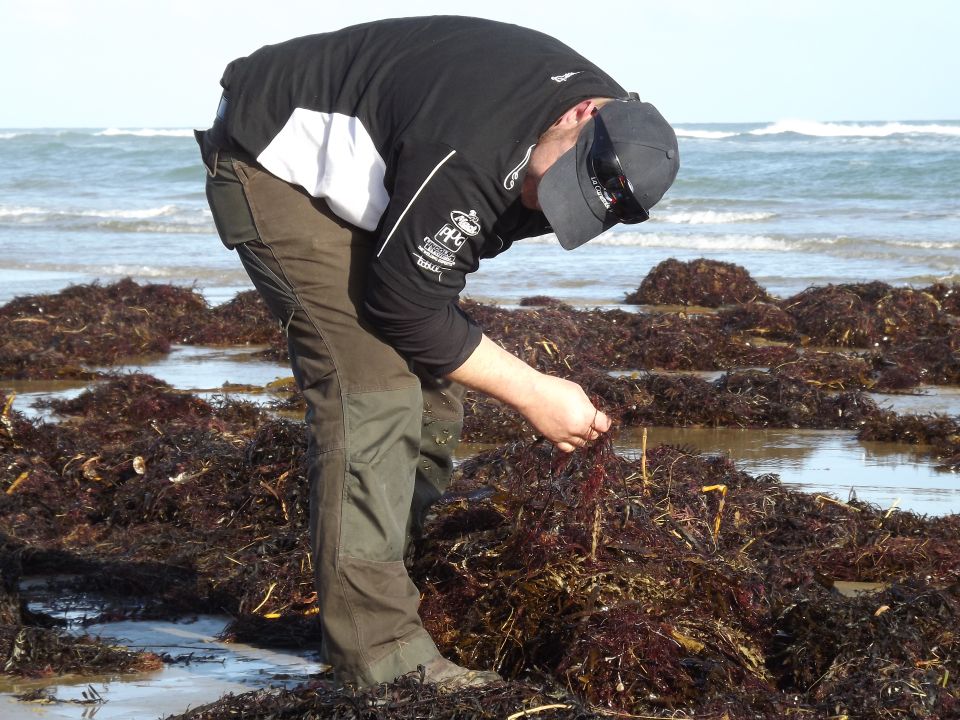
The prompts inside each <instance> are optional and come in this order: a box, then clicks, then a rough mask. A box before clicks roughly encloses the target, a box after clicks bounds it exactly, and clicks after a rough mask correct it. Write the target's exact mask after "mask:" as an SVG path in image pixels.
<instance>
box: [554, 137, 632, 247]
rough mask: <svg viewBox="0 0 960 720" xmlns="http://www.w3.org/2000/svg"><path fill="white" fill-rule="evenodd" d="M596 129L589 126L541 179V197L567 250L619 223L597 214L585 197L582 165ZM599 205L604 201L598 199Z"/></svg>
mask: <svg viewBox="0 0 960 720" xmlns="http://www.w3.org/2000/svg"><path fill="white" fill-rule="evenodd" d="M592 142H593V132H591V131H590V129H589V128H585V129H584V130H583V131H582V132H581V133H580V136H579V137H578V138H577V144H576V145H574V146H573V147H572V148H570V149H569V150H567V152H565V153H564V154H563V155H561V156H560V157H559V158H557V160H556V161H555V162H554V163H553V165H552V166H551V167H550V169H549V170H547V172H546V173H545V174H544V176H543V177H542V178H541V179H540V185H539V186H538V188H537V199H538V200H539V202H540V209H541V210H543V214H544V215H546V216H547V222H548V223H550V227H551V228H552V229H553V232H554V233H555V234H556V236H557V239H558V240H559V241H560V245H561V246H562V247H563V249H564V250H573V249H574V248H578V247H580V246H581V245H583V244H584V243H585V242H587V241H589V240H592V239H593V238H595V237H596V236H597V235H599V234H600V233H602V232H603V231H604V230H609V229H610V228H612V227H613V226H614V225H616V224H617V221H616V219H615V218H610V219H607V215H606V213H605V212H604V213H603V217H602V218H600V217H597V215H596V213H595V212H594V211H593V210H592V209H591V206H590V204H589V203H588V202H587V198H586V197H584V194H583V190H582V185H581V180H580V173H579V172H578V169H579V167H580V166H581V165H584V166H585V162H584V161H583V159H584V158H586V154H587V153H588V152H589V150H590V145H591V144H592ZM596 202H597V204H598V205H599V203H600V201H599V200H597V201H596Z"/></svg>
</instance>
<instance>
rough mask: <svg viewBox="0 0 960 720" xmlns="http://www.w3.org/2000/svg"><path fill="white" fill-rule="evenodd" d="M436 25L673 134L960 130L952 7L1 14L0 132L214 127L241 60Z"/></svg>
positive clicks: (519, 2) (232, 0)
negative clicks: (623, 98)
mask: <svg viewBox="0 0 960 720" xmlns="http://www.w3.org/2000/svg"><path fill="white" fill-rule="evenodd" d="M436 13H447V14H454V15H479V16H482V17H488V18H492V19H496V20H503V21H508V22H513V23H516V24H519V25H525V26H528V27H532V28H536V29H538V30H541V31H543V32H546V33H549V34H551V35H554V36H555V37H557V38H559V39H560V40H562V41H564V42H565V43H567V44H568V45H570V46H572V47H573V48H574V49H576V50H577V51H579V52H580V53H581V54H583V55H585V56H586V57H587V58H589V59H590V60H592V61H594V62H595V63H597V64H598V65H600V66H601V67H602V68H603V69H605V70H606V71H607V72H608V73H610V74H611V75H612V76H613V77H614V78H615V79H616V80H618V81H619V82H620V84H621V85H623V86H624V87H626V88H627V89H630V90H635V91H637V92H638V93H640V95H641V97H642V98H643V99H645V100H649V101H650V102H653V103H654V104H655V105H656V106H657V107H658V108H659V109H660V110H661V112H662V113H663V114H664V116H665V117H666V118H667V119H668V120H670V121H671V122H672V123H673V124H675V125H676V124H683V123H696V122H771V121H776V120H786V119H804V120H819V121H839V120H856V121H884V120H955V119H960V91H958V87H960V85H958V81H957V78H958V77H960V51H958V48H957V43H958V38H960V2H956V1H955V0H910V1H909V2H904V1H903V0H806V1H801V0H725V1H724V0H659V1H658V2H652V1H650V0H620V2H616V3H600V2H596V0H581V1H580V2H572V1H569V0H554V2H551V3H543V2H537V3H533V2H524V1H523V0H484V2H482V3H480V2H476V1H475V2H470V3H468V2H464V1H463V0H444V1H443V2H437V1H432V0H423V1H418V0H408V1H407V2H403V3H399V2H396V0H394V1H393V2H386V1H384V0H365V1H364V2H348V1H338V2H329V1H328V2H323V1H322V0H309V1H307V0H227V1H224V0H149V1H144V0H0V68H2V70H0V128H32V127H92V128H110V127H116V128H187V127H207V126H208V125H209V123H210V120H211V119H212V116H213V113H214V111H215V108H216V104H217V100H218V98H219V94H220V88H219V79H220V75H221V72H222V70H223V67H224V66H225V65H226V64H227V62H229V61H230V60H232V59H233V58H235V57H239V56H242V55H246V54H249V53H250V52H252V51H253V50H255V49H256V48H258V47H260V46H261V45H265V44H268V43H274V42H279V41H282V40H285V39H288V38H291V37H296V36H299V35H306V34H311V33H315V32H326V31H329V30H335V29H337V28H340V27H344V26H347V25H352V24H355V23H358V22H366V21H369V20H375V19H378V18H383V17H393V16H397V15H430V14H436Z"/></svg>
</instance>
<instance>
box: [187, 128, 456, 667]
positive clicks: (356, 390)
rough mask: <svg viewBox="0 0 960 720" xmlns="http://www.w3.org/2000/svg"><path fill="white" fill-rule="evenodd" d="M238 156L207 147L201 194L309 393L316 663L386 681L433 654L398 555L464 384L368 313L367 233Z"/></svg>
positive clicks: (427, 495)
mask: <svg viewBox="0 0 960 720" xmlns="http://www.w3.org/2000/svg"><path fill="white" fill-rule="evenodd" d="M200 135H201V137H198V140H201V147H203V142H202V134H200ZM241 157H242V156H241V155H239V154H237V153H233V154H229V153H226V152H223V151H219V153H218V152H216V151H214V152H210V151H209V148H208V151H206V152H205V153H204V160H205V164H206V165H207V169H208V177H207V198H208V200H209V203H210V208H211V210H212V212H213V217H214V220H215V222H216V226H217V231H218V232H219V234H220V237H221V239H222V240H223V241H224V243H225V244H226V245H227V246H229V247H235V248H236V249H237V251H238V254H239V256H240V259H241V260H242V262H243V264H244V267H245V268H246V269H247V272H248V273H249V275H250V277H251V279H252V280H253V283H254V285H256V287H257V289H258V290H259V292H260V294H261V295H262V296H263V298H264V299H265V300H266V302H267V305H269V307H270V310H271V312H272V313H273V314H274V315H275V316H276V317H277V319H279V320H280V322H281V323H282V324H283V326H284V328H285V330H286V333H287V340H288V344H289V349H290V362H291V365H292V368H293V374H294V377H295V378H296V381H297V385H298V386H299V388H300V390H301V391H302V393H303V396H304V398H305V399H306V402H307V413H306V423H307V427H308V431H309V433H308V434H309V446H308V453H309V457H308V468H309V469H308V472H309V480H310V500H311V508H310V536H311V551H312V553H313V560H314V568H315V571H314V572H315V582H316V589H317V593H318V595H319V606H320V622H321V626H322V630H323V654H324V660H325V661H326V662H328V663H330V664H331V665H333V666H334V669H335V671H336V672H337V675H338V677H339V678H340V679H341V680H343V681H345V682H350V683H354V684H357V685H369V684H373V683H378V682H386V681H390V680H393V679H394V678H395V677H397V676H399V675H401V674H403V673H406V672H410V671H413V670H416V668H417V665H419V664H424V663H426V662H428V661H429V660H431V659H432V658H434V657H436V656H437V655H438V652H437V648H436V646H435V645H434V643H433V640H432V639H431V638H430V636H429V635H428V634H427V632H426V631H425V630H424V629H423V626H422V625H421V622H420V618H419V616H418V615H417V608H418V606H419V601H420V596H419V592H418V590H417V588H416V587H415V586H414V584H413V582H412V581H411V580H410V578H409V576H408V575H407V572H406V569H405V567H404V564H403V556H404V550H405V544H406V540H407V537H408V534H409V533H413V534H416V533H417V531H418V530H419V523H420V521H421V519H422V513H423V512H424V510H425V509H426V507H427V506H428V505H429V504H430V503H431V502H433V501H434V500H435V499H436V498H437V497H439V495H440V493H441V492H442V491H443V490H444V489H445V487H446V485H447V483H448V481H449V477H450V471H451V467H452V461H451V453H452V452H453V450H454V448H455V446H456V444H457V442H458V440H459V436H460V429H461V426H462V419H463V407H462V404H461V401H462V397H463V389H462V387H460V386H458V385H453V384H451V383H448V382H445V381H438V380H435V379H431V378H430V377H429V376H428V375H427V374H426V373H418V372H417V371H416V369H415V368H411V366H410V364H409V363H408V362H407V361H406V360H405V359H404V358H403V357H402V356H400V355H399V354H398V353H397V351H396V350H394V348H393V347H392V346H390V345H389V344H387V343H386V342H385V341H384V340H382V339H381V338H380V337H379V336H378V335H377V331H376V330H375V329H374V328H373V327H371V326H370V325H369V324H368V323H367V321H366V320H365V319H364V317H363V314H362V311H361V308H362V303H363V296H364V283H365V278H366V274H367V268H368V267H369V263H370V258H371V255H372V253H373V250H374V243H375V241H376V239H375V236H374V235H373V234H371V233H368V232H364V231H361V230H358V229H357V228H355V227H352V226H350V225H348V224H347V223H345V222H343V221H342V220H340V219H339V218H338V217H337V216H335V215H334V214H333V213H331V212H330V210H329V209H328V208H327V205H326V203H325V202H324V201H323V200H318V199H315V198H312V197H310V196H309V195H308V194H307V193H306V192H304V191H303V190H302V189H299V188H296V187H294V186H292V185H290V184H288V183H286V182H283V181H281V180H279V179H277V178H276V177H274V176H273V175H271V174H269V173H268V172H266V171H264V170H263V169H261V168H259V167H258V166H257V165H256V163H254V162H253V161H252V160H250V159H249V158H246V159H241Z"/></svg>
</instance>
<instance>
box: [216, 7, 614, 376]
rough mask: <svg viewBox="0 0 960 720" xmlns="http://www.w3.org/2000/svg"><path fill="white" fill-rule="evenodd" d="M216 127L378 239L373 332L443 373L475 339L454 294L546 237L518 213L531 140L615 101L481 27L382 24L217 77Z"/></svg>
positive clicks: (608, 88) (588, 77)
mask: <svg viewBox="0 0 960 720" xmlns="http://www.w3.org/2000/svg"><path fill="white" fill-rule="evenodd" d="M221 84H222V85H223V87H224V90H225V92H226V94H227V96H228V97H229V106H230V110H229V114H228V117H227V120H226V123H227V124H226V130H227V133H228V135H229V136H230V139H231V141H232V142H233V143H235V144H236V145H239V146H240V147H242V148H243V149H244V150H245V151H246V152H248V153H249V154H251V155H252V156H254V157H255V158H256V159H257V161H258V162H259V163H260V164H261V165H263V167H264V168H265V169H266V170H268V171H269V172H271V173H273V174H274V175H276V176H278V177H280V178H282V179H284V180H287V181H289V182H292V183H295V184H297V185H300V186H302V187H304V188H305V189H306V190H307V191H308V192H309V193H310V194H311V195H314V196H315V197H324V198H326V200H327V203H328V204H329V206H330V208H331V209H332V210H333V211H334V212H335V213H336V214H337V215H339V216H340V217H342V218H344V219H345V220H347V221H348V222H350V223H352V224H354V225H356V226H358V227H360V228H363V229H366V230H370V231H374V232H375V233H376V234H377V236H378V243H377V248H376V254H375V258H374V260H373V263H372V266H371V272H370V277H369V282H368V287H367V295H366V310H367V313H368V315H369V317H370V318H371V319H372V321H373V322H374V324H375V325H376V326H377V327H378V329H380V330H381V331H382V332H383V334H384V335H385V336H386V337H387V338H388V339H389V340H390V341H391V342H392V343H393V344H394V345H395V346H396V348H397V349H398V350H399V351H400V352H402V353H403V354H405V355H406V356H407V357H409V358H411V359H413V360H416V361H418V362H420V363H421V364H424V365H426V366H427V367H429V368H431V369H432V370H433V371H434V372H435V373H437V374H444V373H447V372H450V371H452V370H454V369H455V368H457V367H459V365H460V364H461V363H463V361H464V360H466V358H467V357H468V356H469V355H470V353H472V352H473V350H474V349H475V348H476V346H477V344H478V343H479V341H480V330H479V329H478V328H477V327H476V326H475V325H473V323H472V322H470V321H469V320H468V318H466V316H464V315H463V313H461V312H460V310H459V308H458V306H457V298H458V296H459V293H460V292H461V290H462V289H463V287H464V282H465V276H466V274H467V273H470V272H473V271H474V270H476V269H477V267H478V265H479V262H480V259H481V258H485V257H493V256H494V255H497V254H499V253H500V252H503V251H504V250H506V249H507V248H508V247H509V246H510V245H511V243H512V242H513V241H515V240H518V239H520V238H524V237H531V236H534V235H542V234H544V233H545V232H548V231H549V228H548V227H547V225H546V221H545V218H544V216H543V215H542V214H541V213H539V212H536V211H531V210H528V209H526V208H524V207H523V206H522V205H521V204H520V187H521V185H522V182H523V177H524V170H525V167H526V163H527V161H528V160H529V157H530V152H531V150H532V148H533V146H534V145H535V143H536V141H537V138H538V137H539V136H540V134H541V133H543V131H544V130H546V129H547V128H548V127H549V126H550V125H551V124H552V123H553V122H554V121H555V120H556V119H557V118H559V117H560V116H561V115H562V114H563V113H564V112H565V111H567V110H568V109H569V108H571V107H573V106H574V105H576V104H577V103H578V102H580V101H581V100H584V99H587V98H592V97H625V96H626V92H625V91H624V90H623V88H621V87H620V86H619V85H618V84H617V83H616V82H614V81H613V80H612V79H611V78H610V77H609V76H608V75H607V74H606V73H604V72H603V71H601V70H600V69H599V68H598V67H596V66H595V65H593V64H592V63H590V62H589V61H587V60H586V59H584V58H583V57H581V56H580V55H579V54H577V53H576V52H574V51H573V50H571V49H570V48H569V47H567V46H566V45H564V44H562V43H561V42H559V41H557V40H555V39H553V38H551V37H549V36H547V35H544V34H542V33H539V32H535V31H533V30H528V29H525V28H521V27H517V26H514V25H508V24H503V23H498V22H493V21H489V20H479V19H475V18H464V17H426V18H406V19H399V20H384V21H379V22H374V23H368V24H365V25H357V26H355V27H349V28H346V29H343V30H339V31H336V32H332V33H325V34H321V35H311V36H307V37H302V38H297V39H294V40H290V41H287V42H284V43H280V44H278V45H269V46H266V47H263V48H261V49H260V50H257V51H256V52H255V53H253V54H252V55H250V56H249V57H245V58H240V59H238V60H235V61H233V62H232V63H230V65H228V66H227V69H226V71H225V72H224V75H223V79H222V80H221Z"/></svg>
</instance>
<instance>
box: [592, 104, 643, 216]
mask: <svg viewBox="0 0 960 720" xmlns="http://www.w3.org/2000/svg"><path fill="white" fill-rule="evenodd" d="M593 123H594V129H593V146H592V147H591V149H590V158H589V159H590V164H591V166H592V170H593V175H594V177H596V178H597V181H598V182H599V184H600V186H601V187H602V188H603V190H604V193H605V195H606V196H607V200H608V201H609V203H610V204H609V206H608V207H607V210H608V212H610V213H612V214H613V215H615V216H616V217H617V219H618V220H619V221H620V222H622V223H627V224H636V223H641V222H643V221H645V220H649V219H650V214H649V213H648V212H647V211H646V210H644V209H643V206H642V205H640V202H639V201H638V200H637V198H636V196H635V195H634V194H633V188H632V187H631V186H630V181H629V180H627V176H626V175H624V173H623V166H622V165H621V164H620V158H618V157H617V153H616V151H615V150H614V149H613V142H612V141H611V140H610V135H609V134H608V133H607V128H606V126H605V125H604V124H603V119H602V118H601V117H600V115H599V114H597V115H594V117H593Z"/></svg>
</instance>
